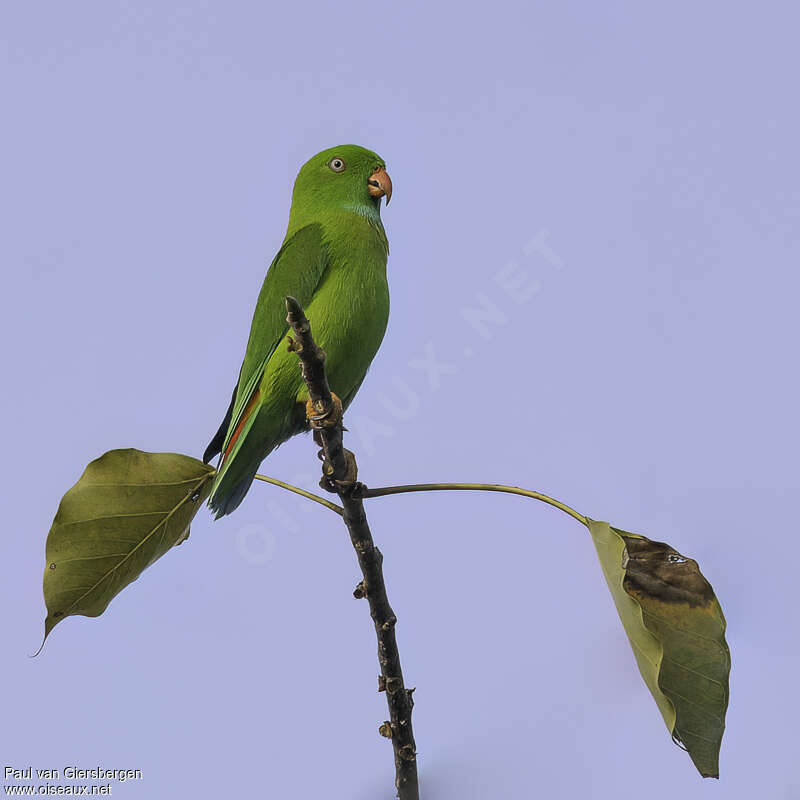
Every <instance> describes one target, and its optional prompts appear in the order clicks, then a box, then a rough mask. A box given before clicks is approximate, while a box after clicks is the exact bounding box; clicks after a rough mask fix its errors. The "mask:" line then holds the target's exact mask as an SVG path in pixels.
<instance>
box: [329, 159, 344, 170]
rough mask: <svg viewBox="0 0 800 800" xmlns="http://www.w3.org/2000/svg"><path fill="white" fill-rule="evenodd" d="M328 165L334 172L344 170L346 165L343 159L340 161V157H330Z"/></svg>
mask: <svg viewBox="0 0 800 800" xmlns="http://www.w3.org/2000/svg"><path fill="white" fill-rule="evenodd" d="M328 166H329V167H330V168H331V169H332V170H333V171H334V172H344V171H345V168H346V167H347V164H345V163H344V161H342V159H341V158H332V159H331V160H330V161H329V162H328Z"/></svg>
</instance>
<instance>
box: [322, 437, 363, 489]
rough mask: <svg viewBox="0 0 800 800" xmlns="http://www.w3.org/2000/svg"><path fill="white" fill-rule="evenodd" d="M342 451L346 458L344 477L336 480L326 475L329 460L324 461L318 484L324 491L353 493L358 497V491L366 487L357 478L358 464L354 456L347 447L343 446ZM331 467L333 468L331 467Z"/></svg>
mask: <svg viewBox="0 0 800 800" xmlns="http://www.w3.org/2000/svg"><path fill="white" fill-rule="evenodd" d="M343 451H344V456H345V459H347V472H346V473H345V475H344V477H343V478H341V479H340V480H337V479H336V478H334V477H333V476H332V475H328V474H327V469H326V467H328V466H329V462H328V461H324V462H323V465H322V472H323V475H322V478H321V479H320V482H319V485H320V487H321V488H323V489H325V491H326V492H331V493H332V494H340V493H342V492H347V493H348V494H353V495H354V496H356V497H358V496H359V494H360V492H362V491H363V490H364V489H366V487H365V486H364V484H363V483H361V481H359V480H358V465H357V464H356V457H355V456H354V455H353V453H351V452H350V451H349V450H347V449H344V448H343ZM331 469H333V468H332V467H331Z"/></svg>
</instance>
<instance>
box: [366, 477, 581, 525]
mask: <svg viewBox="0 0 800 800" xmlns="http://www.w3.org/2000/svg"><path fill="white" fill-rule="evenodd" d="M451 490H456V491H458V490H464V491H478V492H506V493H508V494H517V495H520V496H521V497H532V498H533V499H534V500H541V501H542V502H543V503H547V504H548V505H551V506H555V507H556V508H559V509H561V511H563V512H564V513H565V514H569V515H570V516H571V517H573V518H574V519H576V520H578V522H580V523H582V524H583V525H586V524H587V523H586V517H584V516H583V514H580V513H578V512H577V511H576V510H575V509H574V508H570V507H569V506H568V505H567V504H566V503H562V502H561V501H560V500H556V499H555V498H554V497H549V496H548V495H546V494H542V493H541V492H534V491H533V490H532V489H520V488H519V487H518V486H504V485H503V484H500V483H410V484H407V485H405V486H381V487H380V488H378V489H367V488H366V487H365V488H364V489H362V490H361V491H360V492H359V497H362V498H364V499H365V500H366V499H367V498H369V497H386V496H387V495H390V494H406V493H407V492H439V491H451Z"/></svg>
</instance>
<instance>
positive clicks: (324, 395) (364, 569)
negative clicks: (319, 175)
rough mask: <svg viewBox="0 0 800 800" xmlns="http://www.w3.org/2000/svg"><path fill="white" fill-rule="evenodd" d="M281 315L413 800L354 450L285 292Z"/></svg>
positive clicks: (408, 735)
mask: <svg viewBox="0 0 800 800" xmlns="http://www.w3.org/2000/svg"><path fill="white" fill-rule="evenodd" d="M286 310H287V312H288V315H287V317H286V321H287V322H288V323H289V325H290V326H291V328H292V331H293V332H294V338H293V339H290V344H289V349H290V350H293V351H294V352H295V353H297V356H298V358H299V359H300V365H301V370H302V374H303V379H304V380H305V382H306V386H307V387H308V394H309V398H310V399H309V403H308V405H307V408H306V412H307V416H308V418H309V424H310V425H311V427H312V429H313V430H314V440H315V441H316V442H317V444H319V445H320V447H321V448H322V449H321V453H320V455H321V457H322V458H323V465H322V472H323V478H322V481H321V482H320V485H321V486H322V487H323V488H325V489H327V490H328V491H331V492H335V493H336V494H338V495H339V499H340V500H341V503H342V508H343V514H342V516H343V518H344V522H345V525H347V530H348V532H349V533H350V541H351V542H352V543H353V548H354V549H355V551H356V556H357V558H358V565H359V567H361V575H362V579H361V581H360V583H359V584H358V586H356V589H355V591H354V592H353V595H354V596H355V597H356V598H363V597H366V599H367V601H368V603H369V611H370V616H371V617H372V621H373V623H374V625H375V633H376V636H377V639H378V662H379V663H380V668H381V674H380V676H379V678H378V691H382V692H383V691H385V692H386V702H387V703H388V706H389V717H390V718H389V720H388V721H387V722H384V723H383V725H381V726H380V728H379V732H380V734H381V735H382V736H386V737H387V738H389V739H391V741H392V747H393V749H394V765H395V787H396V788H397V795H398V797H399V798H400V800H419V783H418V779H417V749H416V744H415V742H414V732H413V729H412V726H411V709H412V708H413V706H414V700H413V698H412V693H413V691H414V690H413V689H406V687H405V684H404V682H403V671H402V669H401V666H400V652H399V650H398V648H397V639H396V637H395V625H396V624H397V617H396V615H395V613H394V611H393V610H392V607H391V606H390V605H389V598H388V597H387V595H386V584H385V583H384V580H383V566H382V565H383V555H382V554H381V551H380V550H379V549H378V548H377V547H376V546H375V543H374V542H373V540H372V533H371V532H370V529H369V524H368V522H367V516H366V513H365V512H364V505H363V502H362V500H361V497H360V495H359V493H360V490H361V488H362V487H361V484H359V483H358V481H357V475H358V468H357V465H356V460H355V456H353V454H352V453H351V452H350V451H349V450H345V449H344V446H343V444H342V432H343V426H342V408H341V403H340V402H339V401H338V398H336V397H335V395H332V393H331V390H330V387H329V386H328V379H327V377H326V375H325V353H324V352H323V351H322V350H321V348H320V347H318V346H317V344H316V342H315V341H314V339H313V337H312V335H311V326H310V325H309V322H308V319H306V315H305V313H304V311H303V309H302V308H301V306H300V304H299V303H298V302H297V300H295V299H294V298H293V297H287V298H286Z"/></svg>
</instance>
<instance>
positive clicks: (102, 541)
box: [42, 449, 214, 645]
mask: <svg viewBox="0 0 800 800" xmlns="http://www.w3.org/2000/svg"><path fill="white" fill-rule="evenodd" d="M213 477H214V468H213V467H210V466H209V465H207V464H204V463H203V462H202V461H198V460H197V459H195V458H191V457H189V456H184V455H179V454H178V453H144V452H142V451H141V450H133V449H129V450H111V451H110V452H108V453H106V454H105V455H102V456H100V458H98V459H97V460H95V461H92V462H91V464H89V466H88V467H86V471H85V472H84V473H83V475H82V476H81V478H80V480H79V481H78V482H77V483H76V484H75V485H74V486H73V487H72V488H71V489H70V490H69V491H68V492H67V493H66V494H65V495H64V497H63V499H62V500H61V504H60V505H59V507H58V512H57V513H56V516H55V519H54V520H53V526H52V527H51V528H50V533H49V534H48V536H47V546H46V554H47V564H46V566H45V570H44V601H45V605H46V606H47V617H46V618H45V621H44V638H45V640H46V639H47V637H48V636H49V635H50V631H52V630H53V628H54V627H55V626H56V625H57V624H58V623H59V622H61V620H62V619H64V618H65V617H69V616H71V615H73V614H82V615H84V616H87V617H97V616H99V615H100V614H102V613H103V611H105V609H106V606H108V604H109V602H110V601H111V599H112V598H113V597H115V596H116V595H117V594H118V593H119V592H120V591H122V589H124V588H125V587H126V586H127V585H128V584H129V583H132V582H133V581H135V580H136V579H137V578H138V577H139V575H140V574H141V573H142V571H143V570H144V569H145V568H147V567H149V566H150V564H152V563H153V562H154V561H155V560H156V559H158V558H160V557H161V556H163V555H164V553H166V552H167V550H169V549H170V548H171V547H174V546H175V545H179V544H181V542H183V541H185V540H186V538H187V537H188V536H189V523H191V521H192V519H193V518H194V515H195V514H196V513H197V510H198V509H199V508H200V506H201V505H202V503H203V501H204V500H205V499H206V498H207V497H208V494H209V492H210V490H211V483H212V480H213ZM42 644H43V645H44V641H43V642H42Z"/></svg>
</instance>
